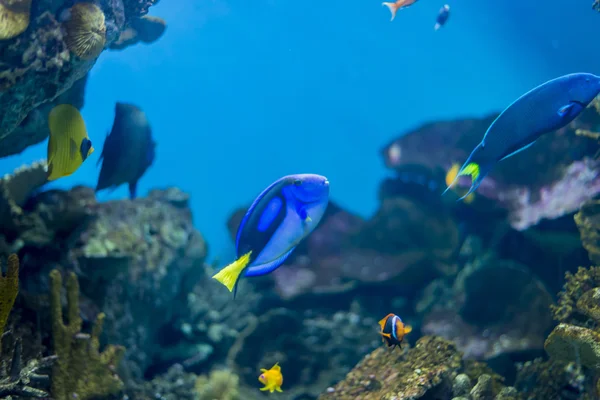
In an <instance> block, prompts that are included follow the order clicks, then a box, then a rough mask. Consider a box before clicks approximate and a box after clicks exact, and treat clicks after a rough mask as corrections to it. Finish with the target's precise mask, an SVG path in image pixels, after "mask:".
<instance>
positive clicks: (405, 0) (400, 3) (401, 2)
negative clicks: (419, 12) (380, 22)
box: [381, 0, 418, 21]
mask: <svg viewBox="0 0 600 400" xmlns="http://www.w3.org/2000/svg"><path fill="white" fill-rule="evenodd" d="M417 1H418V0H397V1H395V2H393V3H388V2H385V3H381V5H382V6H386V7H387V8H389V9H390V12H391V13H392V19H391V20H390V21H393V20H394V18H396V11H398V10H399V9H401V8H406V7H408V6H412V5H413V4H415V3H416V2H417Z"/></svg>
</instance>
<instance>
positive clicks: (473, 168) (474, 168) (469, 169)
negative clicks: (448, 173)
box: [460, 163, 479, 182]
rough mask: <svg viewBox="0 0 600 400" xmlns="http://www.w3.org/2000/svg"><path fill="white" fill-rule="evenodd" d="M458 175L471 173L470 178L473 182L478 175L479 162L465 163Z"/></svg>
mask: <svg viewBox="0 0 600 400" xmlns="http://www.w3.org/2000/svg"><path fill="white" fill-rule="evenodd" d="M460 175H471V180H472V181H473V182H475V181H476V180H477V178H478V177H479V164H476V163H469V164H467V165H465V168H464V169H463V170H462V171H461V172H460Z"/></svg>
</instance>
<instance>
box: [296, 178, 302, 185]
mask: <svg viewBox="0 0 600 400" xmlns="http://www.w3.org/2000/svg"><path fill="white" fill-rule="evenodd" d="M294 185H296V186H300V185H302V181H301V180H300V179H294Z"/></svg>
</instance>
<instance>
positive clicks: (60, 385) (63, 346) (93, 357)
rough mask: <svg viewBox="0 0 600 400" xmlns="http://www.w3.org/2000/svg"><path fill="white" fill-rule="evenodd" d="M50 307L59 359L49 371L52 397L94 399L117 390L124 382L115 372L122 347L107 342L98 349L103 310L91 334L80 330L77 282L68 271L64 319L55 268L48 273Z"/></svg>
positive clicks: (59, 281) (62, 399) (59, 277)
mask: <svg viewBox="0 0 600 400" xmlns="http://www.w3.org/2000/svg"><path fill="white" fill-rule="evenodd" d="M50 279H51V281H52V289H51V292H50V311H51V313H52V338H53V344H54V351H55V352H56V354H57V356H58V360H57V362H56V364H55V365H54V367H53V371H52V397H53V398H55V399H56V400H68V399H73V398H77V399H82V400H87V399H93V398H97V397H100V396H107V395H110V394H116V393H118V392H119V391H121V389H122V388H123V382H121V380H120V379H119V376H118V375H117V374H116V372H115V371H116V367H117V366H118V364H119V362H120V360H121V358H122V357H123V353H124V351H125V349H124V348H123V347H122V346H108V347H107V348H106V349H105V350H104V351H103V352H102V353H99V352H98V348H99V346H100V339H99V338H100V334H101V333H102V325H103V323H104V314H102V313H101V314H99V315H98V317H97V319H96V322H95V324H94V327H93V328H92V333H91V335H89V334H85V333H82V332H81V325H82V320H81V317H80V315H79V282H78V280H77V276H76V275H75V274H74V273H71V274H70V275H69V277H68V279H67V285H66V290H67V317H68V321H69V323H68V324H65V323H64V321H63V313H62V304H61V289H62V277H61V275H60V272H58V270H53V271H52V272H51V273H50Z"/></svg>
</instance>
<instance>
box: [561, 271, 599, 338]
mask: <svg viewBox="0 0 600 400" xmlns="http://www.w3.org/2000/svg"><path fill="white" fill-rule="evenodd" d="M597 287H600V267H590V268H583V267H579V269H578V270H577V272H576V273H575V274H572V273H570V272H567V273H565V284H564V289H563V290H562V291H561V292H560V293H559V294H558V302H557V304H556V305H552V306H550V309H551V310H552V313H553V316H554V319H555V320H556V321H558V322H563V323H569V324H573V325H577V326H582V327H595V326H596V325H597V323H598V321H597V320H595V319H591V318H590V317H589V316H588V315H589V312H590V311H589V307H588V306H586V304H587V302H586V300H585V298H584V297H583V296H584V294H585V293H587V292H588V291H590V290H592V289H594V288H597ZM586 296H592V295H586ZM582 298H584V300H581V299H582ZM578 305H579V306H582V307H585V309H584V310H580V309H579V308H578ZM593 315H595V313H594V314H593Z"/></svg>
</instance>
